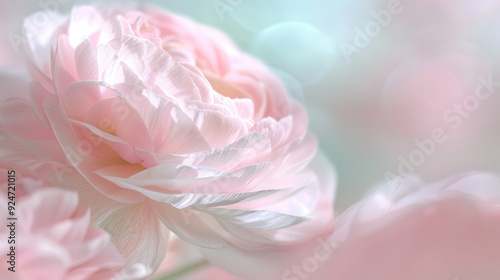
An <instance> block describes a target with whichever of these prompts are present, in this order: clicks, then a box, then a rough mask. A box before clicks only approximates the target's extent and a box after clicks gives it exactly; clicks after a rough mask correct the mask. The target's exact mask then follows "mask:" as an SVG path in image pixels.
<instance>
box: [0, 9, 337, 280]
mask: <svg viewBox="0 0 500 280" xmlns="http://www.w3.org/2000/svg"><path fill="white" fill-rule="evenodd" d="M35 17H36V15H33V16H32V17H31V18H29V19H28V20H27V21H26V22H25V32H26V37H27V39H28V42H29V49H28V57H29V58H30V60H29V71H30V74H31V77H32V79H33V80H34V81H33V82H32V83H31V85H30V92H29V98H30V101H28V100H26V99H20V98H18V99H10V100H7V101H6V102H5V103H4V104H3V105H2V108H1V114H0V119H1V127H2V129H3V134H5V135H6V136H7V137H5V138H4V140H3V143H2V145H3V146H4V147H5V149H6V154H7V157H8V158H10V159H12V160H15V161H16V162H18V163H19V164H23V165H26V166H30V167H31V168H32V169H36V170H38V171H46V172H43V173H44V174H53V176H51V177H52V178H51V179H52V181H53V182H54V184H58V185H61V184H62V185H65V186H70V187H74V188H75V189H76V190H78V191H79V192H80V193H82V199H85V200H86V202H87V203H89V204H91V205H92V207H93V209H92V210H93V211H92V213H93V221H94V224H95V225H97V226H98V227H101V228H104V229H105V230H106V231H108V232H110V233H111V235H112V236H113V242H114V243H115V244H116V246H117V247H118V249H119V251H120V253H122V255H124V256H127V262H128V264H133V263H137V262H142V263H145V264H146V265H147V266H148V269H149V270H150V272H151V273H152V272H153V271H154V270H155V269H156V268H157V267H158V265H159V264H160V263H161V260H162V258H163V257H164V256H165V250H166V244H167V231H166V230H165V228H164V225H165V226H166V227H168V229H169V230H171V231H173V232H175V233H176V234H177V235H178V236H179V237H181V238H182V239H184V240H187V241H189V242H191V243H193V244H195V245H196V246H198V247H200V248H205V249H208V250H215V251H218V250H224V249H231V248H238V249H242V250H271V249H272V248H273V247H274V246H275V244H290V243H298V242H303V241H307V240H309V239H311V238H314V236H315V235H317V234H321V233H323V232H326V231H329V230H331V228H332V226H333V223H332V220H333V211H332V200H333V192H334V186H333V184H332V183H331V182H324V181H323V178H329V176H330V175H328V174H327V173H329V172H331V171H330V169H329V167H328V166H326V165H324V164H316V165H315V168H312V167H311V166H310V162H311V160H312V159H313V157H314V155H315V153H316V149H317V144H316V140H315V139H314V138H313V137H312V136H311V135H309V134H308V133H307V115H306V112H305V110H304V108H303V107H302V106H301V105H300V104H299V103H297V102H295V101H294V100H292V99H291V98H290V97H289V96H287V94H286V92H285V90H284V88H283V86H282V85H281V83H280V82H279V81H278V79H277V78H276V77H275V76H273V75H272V74H271V73H270V72H269V71H268V70H267V69H266V67H264V66H263V65H262V64H261V63H259V62H257V61H256V60H254V59H252V58H250V57H248V56H246V55H244V54H242V53H240V52H239V51H238V50H237V49H236V48H235V46H234V45H233V44H232V43H231V42H230V41H229V40H228V39H227V38H226V37H225V36H223V35H222V34H220V33H219V32H217V31H215V30H213V29H210V28H207V27H204V26H200V25H198V24H195V23H193V22H191V21H189V20H187V19H185V18H181V17H178V16H175V15H172V14H168V13H166V12H162V11H158V10H157V9H152V8H148V7H140V8H137V9H132V8H123V9H122V8H101V9H96V8H94V7H78V8H75V9H74V10H73V11H72V13H71V16H61V15H57V14H54V15H53V17H52V19H51V22H50V24H48V25H47V26H45V27H44V29H43V30H38V29H37V28H36V25H35V24H32V22H33V19H34V18H35ZM35 144H36V145H35ZM33 147H35V148H33ZM54 171H55V172H54ZM87 200H88V201H87ZM210 252H211V251H210ZM215 255H216V254H211V253H205V256H206V257H207V258H208V259H210V260H212V256H215ZM219 264H220V265H221V266H224V263H223V262H221V263H219ZM246 269H248V268H246Z"/></svg>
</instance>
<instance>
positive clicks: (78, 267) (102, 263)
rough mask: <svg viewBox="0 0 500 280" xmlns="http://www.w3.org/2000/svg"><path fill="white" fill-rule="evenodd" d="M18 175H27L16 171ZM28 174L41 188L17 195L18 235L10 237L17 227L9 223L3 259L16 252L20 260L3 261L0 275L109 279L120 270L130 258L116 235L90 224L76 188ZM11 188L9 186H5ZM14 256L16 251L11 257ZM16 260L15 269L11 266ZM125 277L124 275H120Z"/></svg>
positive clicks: (0, 248)
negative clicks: (117, 245) (114, 238)
mask: <svg viewBox="0 0 500 280" xmlns="http://www.w3.org/2000/svg"><path fill="white" fill-rule="evenodd" d="M2 176H5V177H7V173H5V174H2ZM16 179H17V180H19V179H21V178H20V177H19V174H16ZM27 180H28V179H25V180H24V184H33V185H34V186H33V188H37V190H35V191H33V192H32V193H30V194H26V195H23V196H22V197H16V199H15V202H16V203H15V205H16V206H15V209H16V210H15V217H17V220H15V221H14V220H9V221H8V222H14V227H13V228H12V229H13V230H15V239H8V238H9V237H10V236H12V235H11V233H10V231H11V230H12V229H11V228H9V227H6V226H3V227H2V228H1V231H0V236H1V237H2V239H3V240H5V241H7V240H10V241H12V240H15V243H9V244H7V242H2V244H1V245H0V253H1V254H2V256H4V257H3V259H4V260H5V259H6V258H5V256H6V255H7V254H12V252H11V248H10V246H14V247H15V250H13V251H14V254H15V263H12V264H10V263H6V262H5V261H4V262H3V263H2V269H1V270H0V278H1V279H5V280H14V279H23V280H45V279H47V280H58V279H59V280H84V279H94V280H108V279H113V277H116V276H118V273H119V271H120V269H121V268H122V266H123V264H124V260H123V258H122V257H121V256H120V254H119V253H118V251H117V250H116V248H115V247H114V245H113V244H112V243H111V242H110V236H109V234H107V233H106V232H104V231H103V230H101V229H98V228H95V227H89V224H90V211H82V210H81V209H79V207H78V195H77V193H75V192H71V191H66V190H62V189H58V188H53V187H46V186H43V187H41V188H39V187H40V185H44V183H43V182H40V181H36V180H32V181H31V183H30V181H29V180H31V179H29V180H28V181H27ZM5 188H6V186H5ZM10 201H11V200H7V199H6V197H5V196H2V197H0V205H1V206H2V209H5V210H7V204H8V202H10ZM8 258H9V259H8V260H10V257H8ZM11 265H14V268H13V269H14V270H15V272H12V271H9V270H8V268H9V267H11ZM114 279H119V278H114Z"/></svg>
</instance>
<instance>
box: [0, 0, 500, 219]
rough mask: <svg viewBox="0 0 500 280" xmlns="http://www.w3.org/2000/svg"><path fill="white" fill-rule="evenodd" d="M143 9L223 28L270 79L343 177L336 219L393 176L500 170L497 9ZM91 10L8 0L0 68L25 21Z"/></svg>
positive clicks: (309, 5) (453, 2) (364, 2)
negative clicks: (301, 108)
mask: <svg viewBox="0 0 500 280" xmlns="http://www.w3.org/2000/svg"><path fill="white" fill-rule="evenodd" d="M99 2H102V1H99ZM138 2H141V3H149V4H153V5H156V6H159V7H162V8H165V9H168V10H171V11H173V12H176V13H179V14H182V15H185V16H187V17H190V18H192V19H194V20H195V21H198V22H201V23H204V24H207V25H210V26H213V27H216V28H218V29H220V30H222V31H223V32H225V33H226V34H227V35H228V36H229V37H231V38H232V39H233V40H234V41H235V42H236V44H237V45H238V46H239V47H240V48H241V49H242V50H244V51H245V52H247V53H249V54H251V55H253V56H256V57H258V58H259V59H261V60H262V61H264V62H265V63H266V64H267V65H269V66H270V67H271V68H272V69H273V70H274V71H275V73H276V74H277V75H278V76H279V77H280V78H281V79H282V80H283V82H284V84H285V85H286V87H287V88H288V90H289V92H290V94H291V95H292V96H293V97H294V98H296V99H297V100H299V101H300V102H302V103H303V104H304V105H305V106H306V107H307V109H308V111H309V115H310V129H311V131H312V132H313V133H314V134H315V135H316V136H318V138H319V139H320V144H321V150H322V152H323V153H324V154H326V155H327V156H328V158H329V159H330V160H331V162H332V163H333V164H334V165H335V167H336V169H337V173H338V177H339V185H338V186H339V187H338V192H337V201H336V206H335V207H336V210H337V211H338V213H340V212H341V211H343V210H345V209H346V208H347V207H349V206H350V205H351V204H353V203H354V202H356V201H357V200H359V199H361V198H362V197H363V196H364V195H365V194H366V193H367V192H368V191H369V190H370V189H372V188H373V187H375V186H377V185H380V184H383V183H384V182H386V181H387V180H388V179H390V178H392V177H394V176H398V175H404V174H407V173H417V174H419V175H421V176H422V177H424V178H425V179H427V180H437V179H440V178H442V177H445V176H447V175H450V174H453V173H457V172H462V171H472V170H487V171H500V164H499V160H498V158H500V157H499V156H500V149H499V148H498V147H497V145H498V143H499V140H500V133H499V129H498V128H499V124H500V116H499V114H500V110H497V108H500V107H499V105H500V35H499V33H497V31H498V30H499V29H500V17H499V15H500V7H499V1H497V0H413V1H412V0H401V1H398V0H375V1H368V0H351V1H331V0H309V1H290V0H175V1H174V0H170V1H168V0H167V1H160V0H156V1H155V0H151V1H138ZM87 3H92V2H88V1H76V0H75V1H73V0H57V1H56V0H24V1H2V3H1V4H0V5H1V6H2V7H1V8H2V9H0V22H1V28H0V34H2V36H3V37H2V40H0V62H1V66H2V67H3V68H4V69H5V68H12V65H15V64H16V61H19V59H22V54H21V53H22V52H19V51H18V49H21V48H22V36H21V34H22V33H21V22H22V19H23V18H24V17H25V16H26V15H28V14H29V13H32V12H34V11H39V10H44V9H49V10H57V11H61V12H67V11H69V10H70V9H71V7H72V6H73V5H76V4H87Z"/></svg>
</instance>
